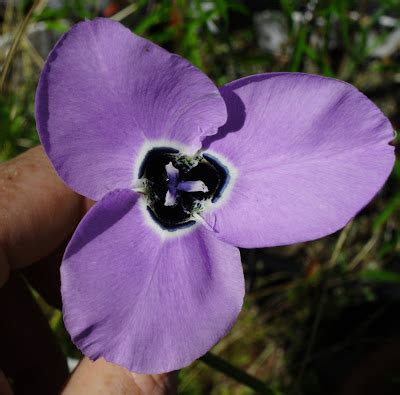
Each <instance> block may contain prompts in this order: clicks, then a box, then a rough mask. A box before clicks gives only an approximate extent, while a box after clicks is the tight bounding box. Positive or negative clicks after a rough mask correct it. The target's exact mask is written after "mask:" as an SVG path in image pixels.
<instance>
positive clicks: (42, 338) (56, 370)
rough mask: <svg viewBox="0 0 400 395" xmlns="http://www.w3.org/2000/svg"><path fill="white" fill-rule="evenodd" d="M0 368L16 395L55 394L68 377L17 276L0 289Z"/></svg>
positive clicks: (42, 319) (62, 359) (44, 324)
mask: <svg viewBox="0 0 400 395" xmlns="http://www.w3.org/2000/svg"><path fill="white" fill-rule="evenodd" d="M0 366H1V368H2V369H3V371H4V373H5V374H6V375H7V376H8V377H10V378H11V379H12V381H13V384H14V389H15V393H16V394H41V395H47V394H49V395H52V394H57V393H59V391H60V390H61V388H62V386H63V385H64V383H65V381H66V380H67V377H68V367H67V364H66V360H65V357H64V355H63V353H62V351H61V349H60V347H59V345H58V344H57V342H56V340H55V339H54V337H53V334H52V332H51V329H50V327H49V325H48V323H47V320H46V318H45V317H44V316H43V314H42V312H41V310H40V307H39V306H38V305H37V303H36V302H35V301H34V300H33V298H32V294H31V292H30V291H29V289H28V287H27V285H26V283H25V282H24V281H23V280H22V278H21V276H20V275H19V274H18V273H12V274H11V275H10V279H9V281H8V282H7V283H6V284H5V285H4V286H3V287H2V288H1V289H0Z"/></svg>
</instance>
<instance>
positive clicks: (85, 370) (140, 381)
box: [62, 358, 176, 395]
mask: <svg viewBox="0 0 400 395" xmlns="http://www.w3.org/2000/svg"><path fill="white" fill-rule="evenodd" d="M175 384H176V382H175V373H168V374H162V375H141V374H136V373H130V372H129V371H128V370H126V369H124V368H122V367H120V366H117V365H114V364H112V363H110V362H106V361H105V360H104V359H98V360H97V361H95V362H92V361H90V360H89V359H88V358H84V359H82V361H81V362H80V364H79V365H78V367H77V368H76V370H75V371H74V373H73V374H72V377H71V379H70V380H69V382H68V384H67V386H66V387H65V389H64V391H63V392H62V395H86V394H91V395H100V394H110V395H139V394H140V395H141V394H149V395H166V394H175V393H176V387H175Z"/></svg>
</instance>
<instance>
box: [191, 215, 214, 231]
mask: <svg viewBox="0 0 400 395" xmlns="http://www.w3.org/2000/svg"><path fill="white" fill-rule="evenodd" d="M192 216H193V218H195V219H197V220H198V221H199V222H201V223H202V224H203V225H204V226H205V227H206V228H207V229H208V230H211V231H212V232H214V228H213V227H212V226H211V225H210V224H209V223H208V222H207V221H206V220H205V219H204V218H203V217H202V216H201V215H200V214H199V213H193V214H192Z"/></svg>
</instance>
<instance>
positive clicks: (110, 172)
mask: <svg viewBox="0 0 400 395" xmlns="http://www.w3.org/2000/svg"><path fill="white" fill-rule="evenodd" d="M225 120H226V106H225V103H224V100H223V99H222V98H221V95H220V93H219V91H218V89H217V88H216V87H215V85H214V84H213V83H212V82H211V81H210V80H209V79H208V78H207V77H206V76H205V75H204V74H203V73H202V72H201V71H200V70H198V69H197V68H195V67H194V66H192V65H191V64H190V63H189V62H187V61H186V60H184V59H182V58H180V57H179V56H177V55H173V54H170V53H169V52H167V51H165V50H164V49H162V48H160V47H158V46H157V45H155V44H152V43H151V42H149V41H147V40H145V39H143V38H141V37H138V36H136V35H134V34H133V33H132V32H131V31H130V30H128V29H126V28H125V27H123V25H121V24H119V23H118V22H114V21H111V20H109V19H101V18H100V19H96V20H94V21H86V22H81V23H78V24H77V25H75V26H74V27H73V28H72V29H71V30H70V31H69V32H68V33H66V34H65V35H64V36H63V37H62V38H61V39H60V41H59V42H58V44H57V45H56V46H55V48H54V49H53V51H52V52H51V54H50V55H49V58H48V59H47V62H46V65H45V67H44V69H43V71H42V74H41V78H40V81H39V86H38V89H37V93H36V121H37V129H38V131H39V135H40V139H41V142H42V144H43V145H44V147H45V149H46V152H47V154H48V156H49V157H50V159H51V161H52V163H53V165H54V166H55V168H56V169H57V171H58V173H59V175H60V176H61V178H63V180H64V181H65V182H66V183H67V184H68V185H69V186H71V187H72V188H73V189H75V190H76V191H77V192H79V193H81V194H83V195H86V196H88V197H90V198H92V199H96V200H98V199H100V198H101V197H102V196H104V194H105V193H107V192H109V191H111V190H113V189H115V188H129V187H131V185H132V182H133V178H134V177H133V168H134V165H135V158H136V156H137V155H138V152H139V150H140V148H141V146H142V145H143V144H144V142H145V141H146V140H173V141H175V142H177V143H181V144H184V145H185V146H189V147H192V148H193V150H196V149H198V148H199V147H200V144H201V140H202V138H203V137H204V136H206V135H211V134H214V133H216V131H217V128H218V126H220V125H222V124H223V123H224V122H225Z"/></svg>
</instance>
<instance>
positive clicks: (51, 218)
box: [0, 147, 84, 281]
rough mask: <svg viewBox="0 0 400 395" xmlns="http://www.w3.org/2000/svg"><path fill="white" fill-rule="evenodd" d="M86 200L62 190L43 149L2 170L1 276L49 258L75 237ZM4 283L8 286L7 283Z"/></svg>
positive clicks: (0, 201) (9, 162)
mask: <svg viewBox="0 0 400 395" xmlns="http://www.w3.org/2000/svg"><path fill="white" fill-rule="evenodd" d="M83 205H84V201H83V198H82V197H81V196H79V195H77V194H76V193H74V192H73V191H71V190H70V189H69V188H68V187H66V186H65V184H63V182H62V181H61V180H60V179H59V177H58V176H57V174H56V172H55V171H54V169H53V168H52V166H51V164H50V162H49V160H48V159H47V157H46V155H45V154H44V151H43V149H42V147H35V148H33V149H30V150H29V151H27V152H26V153H24V154H22V155H20V156H18V157H16V158H14V159H13V160H11V161H8V162H5V163H2V164H0V251H1V253H0V265H2V266H3V267H2V268H1V269H0V273H5V274H3V275H2V276H3V277H4V276H6V275H7V269H6V268H5V266H6V265H8V266H9V267H10V268H11V269H15V268H21V267H24V266H27V265H29V264H31V263H33V262H35V261H37V260H39V259H40V258H43V257H45V256H47V255H49V254H50V253H51V252H52V251H53V250H55V249H56V248H57V247H58V246H59V245H60V244H61V243H62V242H63V241H64V240H66V239H67V237H68V236H69V235H70V234H72V232H73V229H74V228H75V226H76V225H77V223H78V221H79V219H80V217H81V216H82V210H83ZM3 281H4V280H3Z"/></svg>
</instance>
